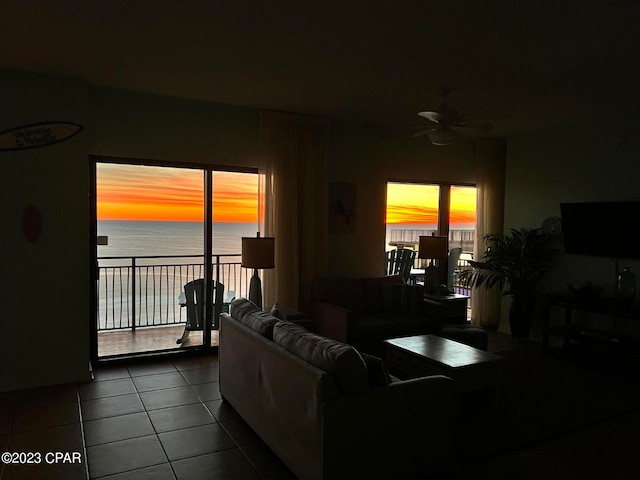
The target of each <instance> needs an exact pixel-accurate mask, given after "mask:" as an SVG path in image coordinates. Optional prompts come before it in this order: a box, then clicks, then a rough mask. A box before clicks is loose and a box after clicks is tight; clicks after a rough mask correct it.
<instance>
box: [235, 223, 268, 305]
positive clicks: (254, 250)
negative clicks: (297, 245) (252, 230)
mask: <svg viewBox="0 0 640 480" xmlns="http://www.w3.org/2000/svg"><path fill="white" fill-rule="evenodd" d="M274 246H275V238H274V237H261V236H260V232H258V234H257V235H256V236H255V237H242V266H243V267H245V268H253V276H252V277H251V283H250V284H249V300H251V301H252V302H253V303H255V304H256V305H257V306H258V307H260V308H262V282H261V281H260V277H259V276H258V269H259V268H262V269H265V268H274V267H275V262H274V250H275V249H274Z"/></svg>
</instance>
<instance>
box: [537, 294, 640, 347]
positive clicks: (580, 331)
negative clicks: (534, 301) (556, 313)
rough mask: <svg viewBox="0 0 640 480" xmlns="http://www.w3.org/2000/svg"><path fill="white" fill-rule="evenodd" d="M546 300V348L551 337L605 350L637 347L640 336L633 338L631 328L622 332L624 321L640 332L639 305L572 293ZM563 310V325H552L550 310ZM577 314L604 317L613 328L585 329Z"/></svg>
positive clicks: (556, 295)
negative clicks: (582, 313)
mask: <svg viewBox="0 0 640 480" xmlns="http://www.w3.org/2000/svg"><path fill="white" fill-rule="evenodd" d="M545 300H546V312H545V317H546V318H545V322H544V327H543V336H542V343H543V347H544V348H545V349H547V348H548V347H549V337H550V336H551V335H557V336H561V337H563V338H564V345H565V346H566V345H568V344H569V343H570V342H571V341H578V342H583V343H590V344H593V345H596V346H600V347H605V348H607V347H608V348H614V349H616V350H622V349H625V348H627V347H629V346H631V347H633V346H634V345H635V346H637V344H638V342H640V336H638V335H634V334H633V332H630V331H629V329H626V330H621V329H620V328H619V324H620V323H621V320H630V321H631V322H632V323H637V325H636V331H637V332H640V304H638V303H635V302H629V301H624V300H620V299H616V298H611V297H595V298H593V297H580V296H578V295H574V294H572V293H568V292H566V293H552V294H548V295H547V296H546V298H545ZM554 307H556V308H562V309H564V323H562V324H561V325H556V326H553V325H551V324H550V317H551V309H552V308H554ZM574 311H582V312H587V313H592V314H598V315H604V316H606V317H608V318H609V319H610V320H611V321H612V325H611V326H610V327H605V326H593V325H589V326H585V325H582V324H580V323H576V322H575V321H574V318H573V313H574Z"/></svg>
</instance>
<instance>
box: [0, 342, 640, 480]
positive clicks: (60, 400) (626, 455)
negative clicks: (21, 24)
mask: <svg viewBox="0 0 640 480" xmlns="http://www.w3.org/2000/svg"><path fill="white" fill-rule="evenodd" d="M530 347H531V346H530V345H526V344H525V345H522V344H519V343H517V342H515V343H514V342H513V340H512V339H511V338H510V337H509V336H507V335H503V334H496V333H491V334H490V336H489V351H493V352H497V351H501V350H508V349H511V348H530ZM0 445H1V446H2V447H3V448H0V452H5V451H8V452H22V453H23V454H25V455H23V456H22V457H17V458H15V460H16V461H18V462H21V461H26V460H31V461H32V463H31V464H7V465H5V464H4V463H2V464H0V469H1V470H0V480H15V479H29V480H31V479H47V480H50V479H54V480H57V479H64V480H76V479H77V480H86V479H87V478H91V479H96V478H100V479H104V480H124V479H126V480H136V479H151V478H152V479H153V480H170V479H171V480H173V479H188V480H197V479H200V478H203V479H205V478H206V479H216V480H236V479H240V480H242V479H274V480H275V479H289V480H290V479H294V476H293V475H292V474H291V473H290V472H289V470H288V469H287V468H286V467H285V466H284V464H283V463H282V462H281V461H280V460H279V459H278V458H277V457H276V456H275V455H274V454H273V453H272V452H271V451H270V450H269V448H268V447H266V446H265V445H264V443H262V441H261V440H260V439H259V438H258V437H257V436H256V435H255V433H253V431H252V430H251V429H250V428H249V427H248V426H247V425H246V424H245V423H244V422H243V421H242V419H240V417H239V416H238V415H237V414H236V413H235V412H234V411H233V409H231V407H229V406H228V405H227V404H223V402H222V400H221V398H220V391H219V388H218V359H217V357H216V356H215V355H212V356H206V357H191V358H180V359H173V360H166V359H164V360H156V361H154V362H151V363H144V364H142V363H137V364H130V365H127V366H113V367H105V368H100V369H98V370H97V371H96V372H95V380H94V381H92V382H89V383H85V384H81V385H63V386H53V387H46V388H37V389H30V390H23V391H17V392H8V393H0ZM637 445H640V411H638V412H633V413H631V414H628V415H624V416H622V417H620V418H614V419H612V420H610V421H607V422H603V423H602V424H599V425H596V426H595V427H593V428H588V429H585V430H582V431H579V432H576V433H573V434H569V435H565V436H563V437H561V438H557V439H554V440H552V441H550V442H544V443H542V444H538V445H532V446H531V447H530V448H525V449H522V450H518V451H515V452H510V453H508V454H504V455H498V456H495V457H491V458H488V459H486V460H483V461H480V462H475V463H469V464H464V465H460V466H458V467H457V468H456V469H455V470H454V471H453V472H451V475H447V476H445V477H444V478H446V479H447V480H458V479H469V478H474V479H476V480H480V479H485V478H487V479H492V480H496V479H502V478H505V479H506V478H523V479H525V478H526V479H532V480H533V479H539V478H545V479H548V480H552V479H553V480H556V479H558V480H560V479H562V480H567V479H583V478H595V477H593V476H591V475H590V474H594V473H595V474H596V476H598V477H600V476H601V477H606V478H609V479H614V478H621V479H622V478H625V479H626V478H635V477H634V476H633V475H634V474H635V475H636V476H637V474H638V472H640V457H639V456H638V455H636V453H635V452H636V450H637ZM585 452H589V453H588V454H586V455H585ZM29 453H32V454H33V455H31V456H28V454H29ZM57 453H58V454H61V456H60V457H56V454H57ZM38 454H39V457H38ZM65 454H66V456H65ZM3 459H4V457H3ZM38 462H39V463H38ZM613 472H618V473H619V475H617V474H613ZM631 472H633V473H631Z"/></svg>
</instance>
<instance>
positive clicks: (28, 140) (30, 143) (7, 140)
mask: <svg viewBox="0 0 640 480" xmlns="http://www.w3.org/2000/svg"><path fill="white" fill-rule="evenodd" d="M80 130H82V126H81V125H78V124H75V123H70V122H45V123H37V124H34V125H26V126H24V127H18V128H14V129H12V130H6V131H4V132H0V151H1V150H21V149H23V148H36V147H45V146H47V145H51V144H53V143H59V142H62V141H64V140H68V139H69V138H71V137H73V136H74V135H77V134H78V133H80Z"/></svg>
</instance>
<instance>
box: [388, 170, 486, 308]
mask: <svg viewBox="0 0 640 480" xmlns="http://www.w3.org/2000/svg"><path fill="white" fill-rule="evenodd" d="M385 223H386V226H387V231H386V240H385V250H387V251H389V250H392V249H394V248H412V249H417V248H418V242H419V237H420V236H430V235H444V236H447V237H448V238H449V250H450V251H451V249H453V248H461V249H462V252H461V255H460V260H458V262H459V266H463V265H464V263H465V262H466V261H468V260H470V259H472V258H473V251H474V243H475V229H476V228H475V224H476V187H475V186H473V185H453V184H449V183H431V184H424V183H408V182H388V183H387V206H386V218H385ZM420 266H421V263H420V260H418V261H417V265H416V267H420ZM457 267H458V266H456V268H457ZM454 291H456V292H457V293H464V294H467V295H468V294H469V291H468V290H465V289H462V288H461V287H460V286H459V285H456V284H455V282H454Z"/></svg>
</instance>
